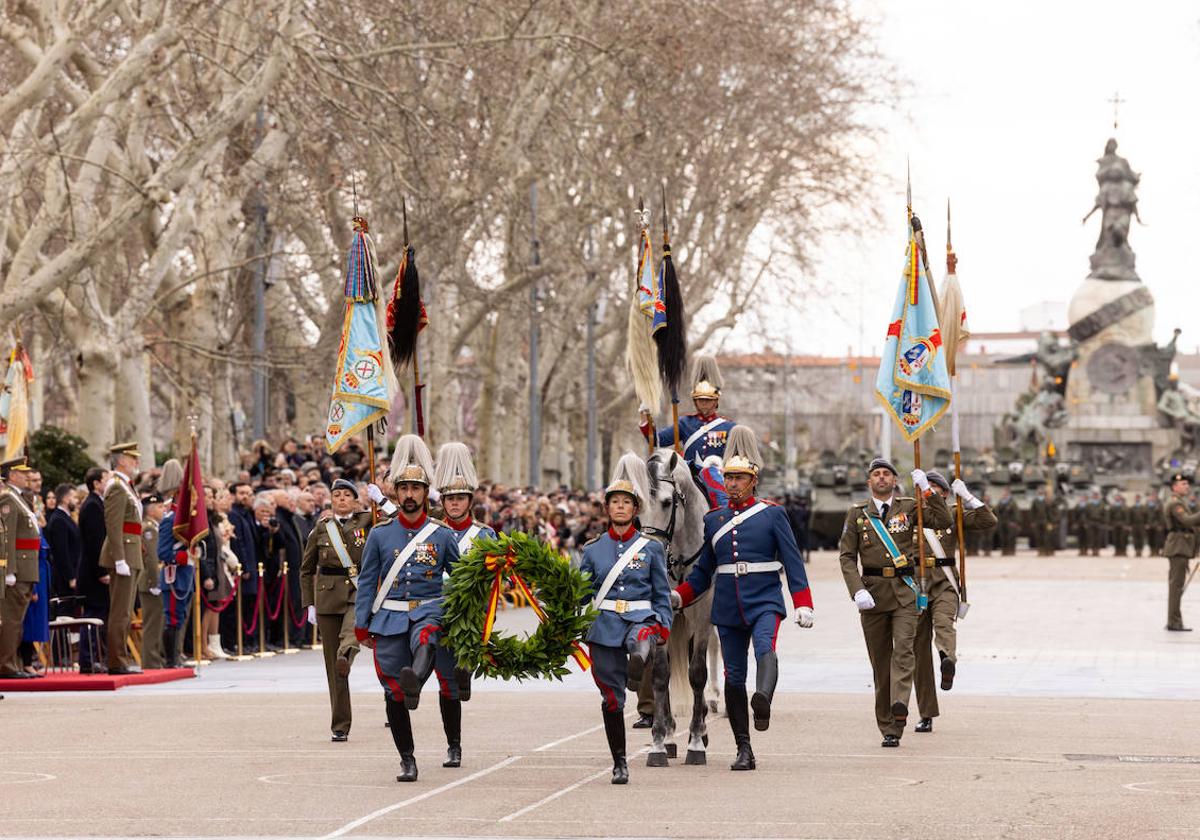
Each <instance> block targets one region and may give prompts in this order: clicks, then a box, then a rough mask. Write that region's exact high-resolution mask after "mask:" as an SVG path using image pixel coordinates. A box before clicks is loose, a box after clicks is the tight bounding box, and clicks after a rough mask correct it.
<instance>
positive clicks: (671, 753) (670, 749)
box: [667, 744, 679, 758]
mask: <svg viewBox="0 0 1200 840" xmlns="http://www.w3.org/2000/svg"><path fill="white" fill-rule="evenodd" d="M667 758H679V747H677V746H676V745H675V744H667Z"/></svg>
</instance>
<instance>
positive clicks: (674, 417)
mask: <svg viewBox="0 0 1200 840" xmlns="http://www.w3.org/2000/svg"><path fill="white" fill-rule="evenodd" d="M659 187H661V189H662V218H663V256H664V258H665V257H667V256H669V255H670V253H671V236H670V233H669V232H668V230H667V185H666V184H665V183H663V184H659ZM671 423H672V424H673V426H674V428H675V451H676V452H678V453H679V454H680V455H682V454H683V449H682V448H681V447H680V445H679V389H678V388H675V387H672V388H671Z"/></svg>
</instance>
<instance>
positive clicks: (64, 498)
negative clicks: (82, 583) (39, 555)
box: [42, 484, 83, 612]
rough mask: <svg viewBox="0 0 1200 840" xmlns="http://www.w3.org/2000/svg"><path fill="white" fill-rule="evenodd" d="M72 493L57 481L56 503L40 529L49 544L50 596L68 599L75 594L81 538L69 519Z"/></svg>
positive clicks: (69, 488) (73, 522)
mask: <svg viewBox="0 0 1200 840" xmlns="http://www.w3.org/2000/svg"><path fill="white" fill-rule="evenodd" d="M75 493H76V491H75V488H74V487H72V486H71V485H70V484H60V485H58V487H56V488H55V489H54V496H55V498H56V499H57V500H58V504H57V505H56V506H55V508H54V510H52V511H50V512H49V514H48V515H47V516H46V527H45V528H44V529H43V531H42V533H43V535H44V536H45V538H46V542H47V543H49V545H50V565H51V567H52V571H51V583H50V597H51V598H52V599H59V600H63V599H69V598H72V597H73V596H74V595H75V593H76V585H77V583H78V578H77V575H78V574H79V564H80V560H81V557H82V554H83V537H82V536H81V535H80V532H79V525H78V524H77V523H76V522H75V520H74V519H72V518H71V514H73V513H74V512H75V507H76V505H75ZM60 611H63V612H65V608H61V607H60Z"/></svg>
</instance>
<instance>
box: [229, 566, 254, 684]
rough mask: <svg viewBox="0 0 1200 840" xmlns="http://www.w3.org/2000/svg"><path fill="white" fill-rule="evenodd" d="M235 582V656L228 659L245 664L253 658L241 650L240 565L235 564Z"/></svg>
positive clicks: (243, 634)
mask: <svg viewBox="0 0 1200 840" xmlns="http://www.w3.org/2000/svg"><path fill="white" fill-rule="evenodd" d="M236 568H237V580H236V582H235V583H234V586H236V587H237V589H236V590H235V591H234V598H235V599H236V603H235V604H234V607H235V608H236V609H237V654H236V655H234V656H231V657H229V658H230V659H232V660H233V661H235V662H245V661H246V660H247V659H253V658H254V657H253V656H247V655H246V654H245V652H244V650H243V646H242V638H243V637H244V636H245V634H246V629H245V625H244V624H243V623H242V564H241V563H238V564H237V567H236Z"/></svg>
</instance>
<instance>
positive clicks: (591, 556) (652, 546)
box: [579, 452, 672, 785]
mask: <svg viewBox="0 0 1200 840" xmlns="http://www.w3.org/2000/svg"><path fill="white" fill-rule="evenodd" d="M631 460H632V461H635V462H636V461H638V460H639V459H638V457H637V456H636V455H634V454H633V453H632V452H628V453H626V454H625V455H623V456H621V460H620V461H619V462H618V463H617V469H616V472H615V473H614V475H613V480H612V481H611V482H610V483H609V485H608V487H607V488H606V489H605V491H604V506H605V509H606V511H607V513H608V530H607V531H606V532H605V533H603V534H601V535H600V536H598V537H596V538H595V539H593V540H591V541H590V542H588V543H587V544H586V545H585V546H584V548H583V561H582V563H581V564H580V567H579V570H580V571H581V572H583V573H584V574H586V575H588V576H590V578H591V582H592V595H593V601H592V603H593V606H595V607H596V609H597V610H598V611H599V615H597V616H596V619H595V621H593V622H592V626H591V627H590V628H589V629H588V632H587V642H588V647H589V651H590V654H591V658H592V678H593V679H594V680H595V681H596V686H597V687H598V688H599V689H600V713H601V716H602V718H603V720H604V734H605V736H606V737H607V739H608V749H609V752H610V753H611V754H612V760H613V769H612V783H613V784H614V785H623V784H627V783H628V782H629V765H628V762H627V761H626V758H625V687H626V684H628V685H629V687H630V688H633V689H635V690H636V689H637V688H638V686H639V685H640V684H641V682H642V672H643V669H644V668H645V665H646V660H647V659H648V658H649V656H650V645H651V644H659V645H664V644H666V643H667V639H668V638H669V637H670V635H671V618H672V612H671V597H670V587H669V585H668V583H667V557H666V554H665V553H664V552H663V547H662V544H661V543H659V542H658V541H657V540H655V539H653V538H651V537H648V536H643V535H642V532H641V531H639V530H638V528H637V525H636V524H635V522H634V520H635V519H636V517H637V514H638V511H639V510H641V509H642V507H643V506H644V505H645V504H646V501H647V499H648V493H647V492H646V488H645V487H643V486H639V484H640V483H639V482H638V481H637V479H636V478H635V476H637V475H638V474H639V471H638V470H636V469H635V468H633V466H632V465H631V463H630V461H631Z"/></svg>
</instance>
